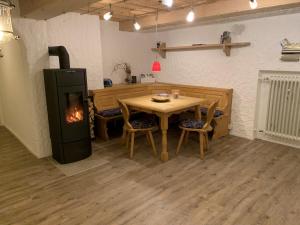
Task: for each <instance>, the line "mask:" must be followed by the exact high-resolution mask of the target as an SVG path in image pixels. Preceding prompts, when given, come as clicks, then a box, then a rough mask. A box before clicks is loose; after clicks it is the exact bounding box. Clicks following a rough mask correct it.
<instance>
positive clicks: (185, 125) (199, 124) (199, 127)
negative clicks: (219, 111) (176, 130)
mask: <svg viewBox="0 0 300 225" xmlns="http://www.w3.org/2000/svg"><path fill="white" fill-rule="evenodd" d="M217 103H218V102H213V103H212V104H210V106H209V107H208V111H207V119H206V121H203V120H196V119H187V120H184V121H182V122H181V124H180V126H179V127H180V128H181V129H182V133H181V136H180V139H179V143H178V146H177V150H176V154H178V153H179V150H180V147H181V145H182V142H183V140H184V139H186V141H187V139H188V135H189V132H198V133H199V142H200V158H201V159H202V160H203V159H204V150H207V149H208V134H207V133H208V132H209V131H211V130H212V129H213V128H212V127H211V125H210V124H211V121H212V120H213V118H214V113H215V110H216V107H217Z"/></svg>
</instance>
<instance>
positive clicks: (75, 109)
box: [44, 46, 92, 164]
mask: <svg viewBox="0 0 300 225" xmlns="http://www.w3.org/2000/svg"><path fill="white" fill-rule="evenodd" d="M49 54H50V55H53V56H58V57H59V60H60V69H45V70H44V81H45V90H46V99H47V109H48V120H49V129H50V137H51V144H52V153H53V155H52V156H53V158H54V159H55V160H56V161H58V162H59V163H62V164H66V163H71V162H76V161H79V160H82V159H85V158H87V157H89V156H90V155H91V152H92V151H91V138H90V128H89V114H88V101H87V97H88V96H87V78H86V70H85V69H70V63H69V56H68V53H67V51H66V49H65V48H64V47H62V46H59V47H49Z"/></svg>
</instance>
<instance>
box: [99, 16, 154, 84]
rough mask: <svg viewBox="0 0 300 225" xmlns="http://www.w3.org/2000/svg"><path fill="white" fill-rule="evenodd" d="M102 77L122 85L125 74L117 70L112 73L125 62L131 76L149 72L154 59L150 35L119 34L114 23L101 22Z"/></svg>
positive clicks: (152, 40) (151, 36)
mask: <svg viewBox="0 0 300 225" xmlns="http://www.w3.org/2000/svg"><path fill="white" fill-rule="evenodd" d="M101 37H102V54H103V72H104V73H103V76H104V78H110V79H112V81H113V83H114V84H117V83H124V80H125V78H126V74H125V72H124V71H122V70H119V71H116V72H114V73H112V71H113V68H114V66H115V65H116V64H118V63H124V62H127V63H129V65H130V66H131V70H132V75H139V74H141V73H150V72H151V62H152V61H153V59H154V57H153V54H152V53H151V50H150V48H151V47H153V45H154V44H155V41H154V39H153V37H154V35H153V34H152V33H139V32H134V33H131V32H120V31H119V24H118V23H116V22H108V21H102V22H101Z"/></svg>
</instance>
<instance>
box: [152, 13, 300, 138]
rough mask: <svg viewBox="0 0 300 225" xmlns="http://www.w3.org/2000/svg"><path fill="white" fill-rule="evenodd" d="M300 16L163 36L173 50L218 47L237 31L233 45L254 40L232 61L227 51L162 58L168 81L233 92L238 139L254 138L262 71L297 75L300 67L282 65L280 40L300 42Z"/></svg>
mask: <svg viewBox="0 0 300 225" xmlns="http://www.w3.org/2000/svg"><path fill="white" fill-rule="evenodd" d="M299 21H300V14H291V15H281V16H274V17H267V18H259V19H252V20H248V21H240V22H231V23H225V24H214V25H205V26H197V27H192V28H187V29H179V30H173V31H166V32H161V33H159V40H161V41H165V42H166V43H167V45H168V46H178V45H190V44H195V43H218V42H219V37H220V35H221V34H222V32H223V31H225V30H228V31H231V32H232V40H233V42H239V41H241V42H243V41H250V42H251V47H245V48H240V49H233V50H232V51H231V57H226V56H225V55H224V53H223V52H222V51H221V50H202V51H190V52H188V51H186V52H172V53H167V59H161V63H162V72H161V74H160V75H159V76H158V78H159V80H160V81H163V82H176V83H183V84H192V85H201V86H212V87H225V88H233V89H234V96H233V109H232V134H234V135H237V136H241V137H246V138H250V139H252V138H253V129H254V128H253V127H254V115H255V103H256V90H257V78H258V72H259V70H295V71H299V69H300V64H299V63H287V62H281V61H280V56H281V46H280V41H281V40H282V39H283V38H288V39H290V40H291V41H295V42H300V29H298V27H299Z"/></svg>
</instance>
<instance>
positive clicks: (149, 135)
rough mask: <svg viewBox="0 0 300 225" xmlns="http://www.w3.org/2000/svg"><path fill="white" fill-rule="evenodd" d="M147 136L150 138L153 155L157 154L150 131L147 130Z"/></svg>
mask: <svg viewBox="0 0 300 225" xmlns="http://www.w3.org/2000/svg"><path fill="white" fill-rule="evenodd" d="M147 136H148V137H149V139H150V143H151V145H152V149H153V154H154V156H157V151H156V147H155V143H154V139H153V135H152V131H148V135H147Z"/></svg>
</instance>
